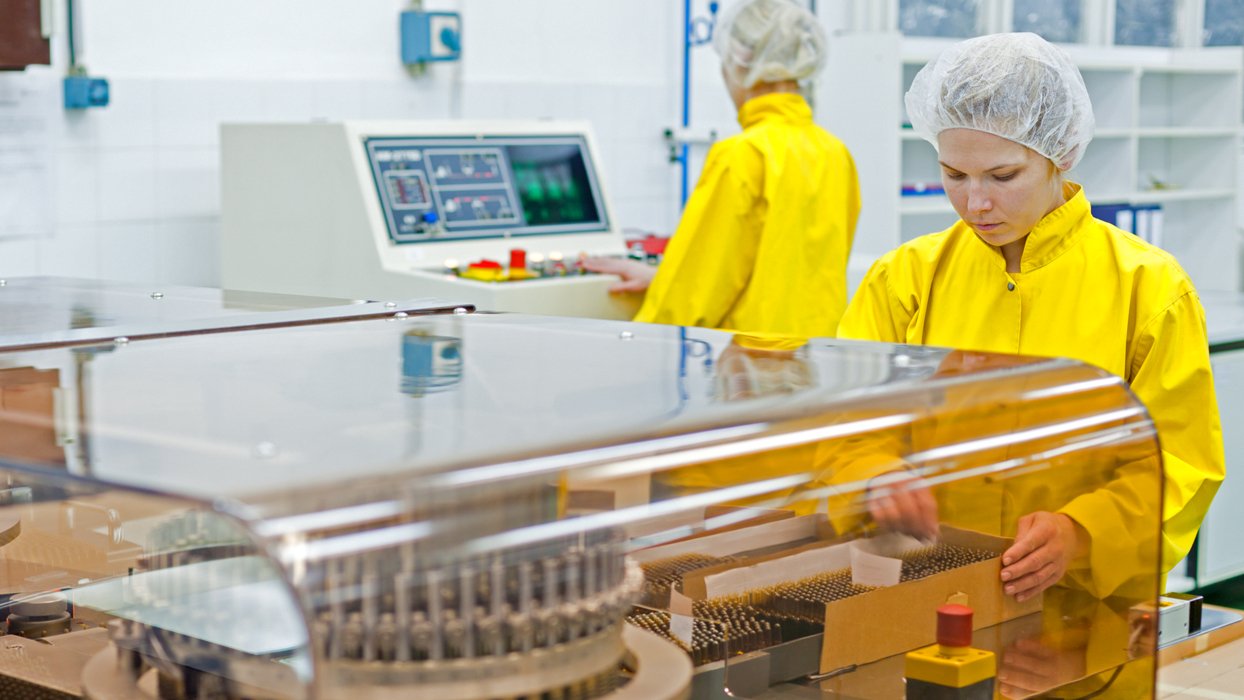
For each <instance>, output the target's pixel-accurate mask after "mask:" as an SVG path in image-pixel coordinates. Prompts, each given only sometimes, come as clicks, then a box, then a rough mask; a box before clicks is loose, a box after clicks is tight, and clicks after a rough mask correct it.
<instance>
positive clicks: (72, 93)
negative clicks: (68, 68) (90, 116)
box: [65, 75, 108, 109]
mask: <svg viewBox="0 0 1244 700" xmlns="http://www.w3.org/2000/svg"><path fill="white" fill-rule="evenodd" d="M107 106H108V81H107V80H105V79H103V78H91V77H88V76H85V75H70V76H67V77H66V78H65V109H86V108H87V107H107Z"/></svg>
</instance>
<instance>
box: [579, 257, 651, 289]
mask: <svg viewBox="0 0 1244 700" xmlns="http://www.w3.org/2000/svg"><path fill="white" fill-rule="evenodd" d="M583 267H584V268H586V269H587V270H590V271H591V272H599V273H601V274H603V275H617V276H618V277H621V278H622V280H621V281H620V282H616V283H614V284H613V285H611V286H610V287H609V291H610V292H613V293H619V292H642V291H644V290H645V289H647V288H648V285H650V284H652V278H653V277H656V275H657V268H655V267H653V266H652V265H649V264H647V263H642V262H639V261H638V260H625V259H622V258H585V259H584V260H583Z"/></svg>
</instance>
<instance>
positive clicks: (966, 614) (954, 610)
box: [937, 603, 972, 647]
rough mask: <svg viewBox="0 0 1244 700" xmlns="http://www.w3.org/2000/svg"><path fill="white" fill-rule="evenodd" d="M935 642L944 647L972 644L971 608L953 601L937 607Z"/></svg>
mask: <svg viewBox="0 0 1244 700" xmlns="http://www.w3.org/2000/svg"><path fill="white" fill-rule="evenodd" d="M937 643H938V644H941V645H942V646H944V647H970V646H972V608H969V607H968V606H966V605H957V604H955V603H948V604H946V605H943V606H941V607H940V608H938V609H937Z"/></svg>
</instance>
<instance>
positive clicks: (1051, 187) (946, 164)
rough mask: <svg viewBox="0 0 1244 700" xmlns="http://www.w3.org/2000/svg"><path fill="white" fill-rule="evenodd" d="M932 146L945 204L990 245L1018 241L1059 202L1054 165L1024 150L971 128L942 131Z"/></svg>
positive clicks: (1060, 191)
mask: <svg viewBox="0 0 1244 700" xmlns="http://www.w3.org/2000/svg"><path fill="white" fill-rule="evenodd" d="M937 142H938V157H939V160H940V162H941V165H942V185H943V186H945V188H946V194H947V196H949V197H950V203H951V204H952V205H954V208H955V211H956V212H958V214H959V217H960V218H962V219H963V221H964V222H965V223H967V224H968V225H969V226H971V227H972V229H973V230H974V231H976V235H978V236H980V237H981V240H983V241H985V242H986V243H988V244H989V245H991V246H994V247H997V248H1001V247H1002V246H1005V245H1007V244H1009V243H1014V242H1016V241H1019V240H1022V239H1023V238H1024V236H1027V235H1028V232H1029V231H1031V230H1032V227H1033V226H1036V225H1037V222H1038V221H1040V220H1041V219H1042V218H1044V217H1045V215H1046V214H1048V213H1050V212H1052V211H1054V210H1055V209H1057V208H1058V207H1059V206H1060V205H1062V203H1063V201H1064V200H1063V183H1062V178H1061V177H1059V174H1058V171H1057V169H1056V168H1055V167H1054V164H1053V163H1052V162H1050V159H1048V158H1046V157H1045V156H1042V155H1040V154H1038V153H1037V152H1036V151H1033V150H1032V149H1030V148H1028V147H1027V146H1021V145H1020V144H1018V143H1015V142H1014V141H1010V140H1008V139H1004V138H1002V137H1001V136H994V135H993V134H987V133H985V132H983V131H976V130H974V129H947V130H945V131H943V132H942V133H940V134H938V137H937Z"/></svg>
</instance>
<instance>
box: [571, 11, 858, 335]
mask: <svg viewBox="0 0 1244 700" xmlns="http://www.w3.org/2000/svg"><path fill="white" fill-rule="evenodd" d="M715 31H716V34H715V37H714V46H715V48H716V50H717V53H718V54H719V55H720V57H721V72H722V76H723V77H724V78H725V82H726V88H727V90H729V92H730V98H731V99H732V100H733V101H734V105H735V107H736V108H737V109H738V119H739V124H740V125H741V126H742V127H743V132H742V133H741V134H738V135H735V136H732V137H730V138H727V139H724V140H722V141H720V142H718V143H716V144H715V145H714V146H713V147H712V148H711V149H710V150H709V153H708V157H707V160H706V162H705V164H704V170H703V172H702V173H701V175H700V180H699V182H698V184H697V185H696V187H695V190H694V191H693V192H692V193H691V196H690V198H689V199H688V201H687V205H686V209H685V211H684V212H683V218H682V221H681V222H680V223H679V225H678V230H677V231H676V232H675V233H674V236H673V238H672V239H671V241H670V244H669V247H668V249H667V250H666V253H665V258H664V260H663V262H662V263H661V264H660V266H659V268H657V269H654V268H652V267H651V266H649V265H646V264H644V263H640V262H636V261H630V260H621V259H610V258H592V259H588V260H587V261H585V266H586V267H587V268H588V269H589V270H592V271H595V272H603V273H610V274H616V275H619V276H620V277H622V281H621V282H619V283H618V284H616V285H614V286H613V287H612V288H611V291H612V292H615V293H623V292H642V291H644V290H645V289H646V290H647V294H646V296H645V298H644V302H643V306H642V307H641V308H640V310H639V312H638V314H636V316H635V320H636V321H645V322H650V323H667V324H675V325H685V326H703V327H709V328H722V329H729V330H738V331H745V332H762V333H787V334H791V335H798V336H804V337H816V336H832V335H833V333H834V331H835V329H836V328H837V327H838V319H839V318H840V317H841V316H842V311H843V309H844V308H846V302H847V285H846V268H847V256H848V254H849V253H850V250H851V241H852V238H853V236H854V233H855V222H856V219H857V218H858V215H859V208H860V201H859V185H858V182H857V178H856V173H855V163H854V162H853V161H852V159H851V154H850V153H848V152H847V149H846V147H845V146H844V145H843V144H842V142H841V141H839V140H838V139H837V138H835V137H834V136H833V135H832V134H830V133H829V132H827V131H825V130H824V129H822V128H820V127H819V126H817V125H816V124H814V123H813V121H812V108H811V106H810V105H809V103H808V99H807V96H808V95H810V94H811V91H812V82H813V80H814V78H815V77H816V75H817V74H818V73H819V72H820V70H821V69H822V68H823V67H824V65H825V58H826V40H825V33H824V30H823V29H822V28H821V25H820V23H819V22H818V21H817V19H816V17H815V16H813V15H812V14H811V13H810V12H808V11H807V10H805V9H804V8H802V7H800V6H798V5H796V4H795V3H793V2H791V1H790V0H740V1H739V2H738V3H737V4H734V5H732V6H731V7H729V8H728V9H727V10H726V12H725V13H724V14H723V16H722V19H721V20H720V21H719V23H718V25H717V28H716V30H715Z"/></svg>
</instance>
